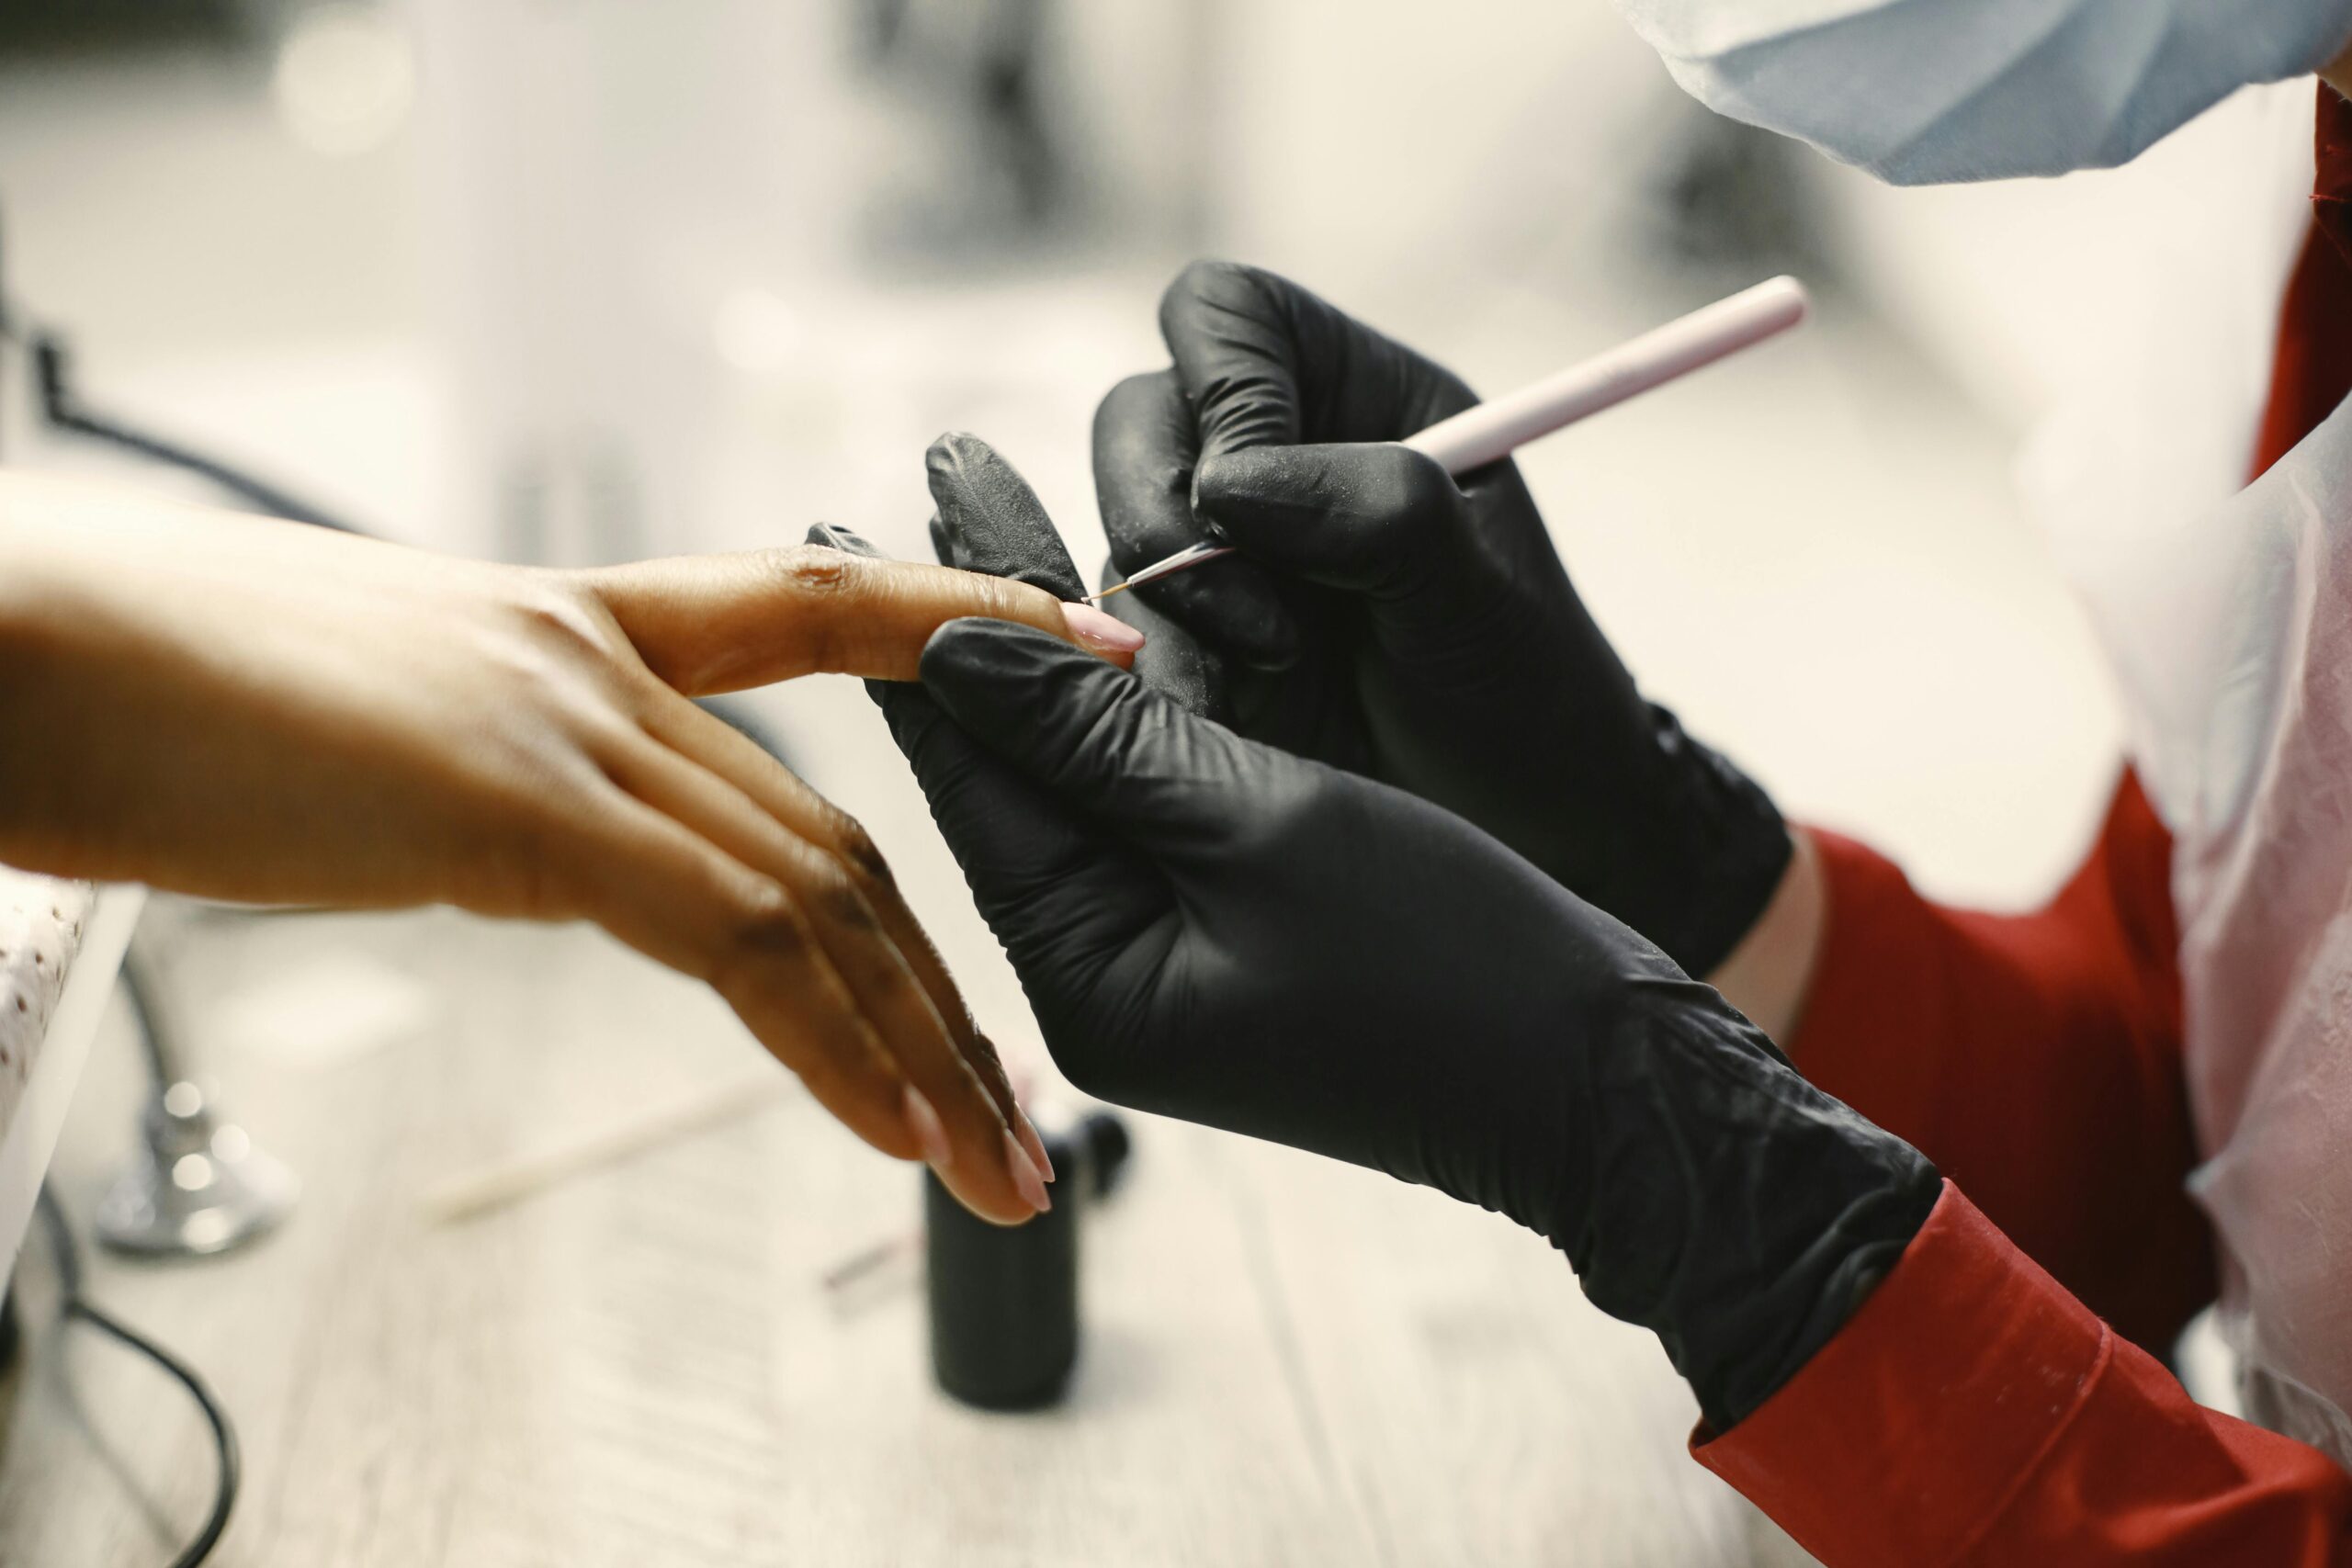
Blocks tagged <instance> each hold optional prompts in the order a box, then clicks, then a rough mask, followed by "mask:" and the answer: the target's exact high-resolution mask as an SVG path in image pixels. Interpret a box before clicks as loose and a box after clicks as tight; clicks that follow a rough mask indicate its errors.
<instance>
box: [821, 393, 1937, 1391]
mask: <svg viewBox="0 0 2352 1568" xmlns="http://www.w3.org/2000/svg"><path fill="white" fill-rule="evenodd" d="M932 485H933V494H934V496H935V497H936V498H937V499H938V501H939V503H940V515H941V521H942V529H943V532H944V533H945V534H947V535H948V536H951V537H952V536H954V535H955V534H956V531H957V530H958V529H959V528H966V527H970V526H973V525H976V524H977V523H978V522H979V521H982V520H988V521H989V522H990V523H991V526H992V530H993V536H996V537H999V538H1006V537H1012V538H1037V537H1039V536H1040V535H1039V533H1038V530H1039V529H1040V528H1042V529H1043V530H1044V533H1043V536H1044V537H1050V536H1051V529H1050V525H1048V524H1046V522H1045V518H1044V513H1043V512H1042V510H1041V509H1040V508H1039V507H1038V506H1037V503H1036V500H1035V496H1034V495H1032V494H1031V493H1030V492H1029V491H1028V489H1027V487H1026V486H1025V485H1023V484H1021V483H1020V482H1019V476H1018V475H1017V474H1014V473H1013V472H1012V469H1011V468H1009V467H1007V466H1006V465H1004V464H1003V463H1002V462H1001V460H1000V459H998V458H996V457H995V456H994V454H993V453H990V452H989V450H988V449H987V447H986V446H982V445H981V444H979V443H978V442H975V441H971V440H970V439H969V438H959V439H958V440H956V442H954V443H952V444H945V445H944V446H942V447H936V448H934V449H933V466H932ZM812 537H813V538H816V539H817V540H818V541H819V542H829V543H832V544H835V545H837V546H840V547H843V548H851V549H855V548H861V547H862V545H861V544H860V542H859V541H857V540H856V539H855V538H854V536H848V535H844V534H840V533H831V534H825V535H818V536H812ZM1019 564H1020V566H1021V568H1022V570H1024V571H1025V570H1032V569H1038V570H1067V562H1066V561H1064V562H1062V563H1060V564H1059V566H1058V567H1057V566H1056V563H1054V562H1052V561H1051V560H1050V559H1041V558H1039V557H1037V556H1034V555H1033V556H1029V557H1027V558H1024V559H1023V561H1022V562H1020V563H1019ZM1032 581H1038V580H1037V579H1032ZM922 674H923V684H922V686H921V687H914V686H907V685H883V684H878V683H877V684H875V685H873V686H871V687H870V688H869V689H870V690H871V691H872V692H873V693H874V695H875V699H876V702H878V703H879V704H880V705H881V706H882V708H883V711H884V713H885V714H886V716H888V720H889V723H890V728H891V733H892V734H893V736H894V737H895V738H896V739H897V740H898V742H899V747H900V749H901V750H903V751H905V753H906V754H907V757H908V758H909V760H910V761H911V762H912V764H913V766H914V770H915V774H916V777H917V779H918V780H919V781H920V782H921V784H922V788H923V792H924V794H925V795H927V796H928V797H929V799H930V801H931V807H932V813H933V818H935V819H936V820H937V822H938V824H939V827H940V830H941V831H942V833H944V835H945V837H946V839H947V841H948V844H949V846H950V847H951V848H952V849H953V850H954V851H955V852H956V858H957V860H958V861H959V862H960V863H962V865H963V867H964V872H965V875H966V877H967V880H968V881H969V882H970V884H971V886H972V890H973V894H974V896H975V897H976V899H977V901H978V907H979V909H980V912H981V914H982V915H983V916H984V917H985V918H986V919H988V921H989V926H990V928H991V929H992V930H993V931H995V932H996V934H997V937H998V940H999V941H1001V942H1002V943H1003V944H1004V947H1005V951H1006V952H1007V953H1009V954H1010V955H1011V957H1012V964H1013V967H1014V969H1015V970H1016V971H1017V972H1018V973H1019V975H1020V976H1021V981H1022V985H1023V988H1024V989H1025V990H1026V992H1027V994H1028V997H1029V1001H1030V1005H1031V1006H1032V1008H1034V1009H1035V1012H1036V1016H1037V1020H1038V1022H1039V1025H1040V1027H1041V1028H1042V1030H1043V1032H1044V1034H1045V1039H1046V1044H1047V1045H1048V1046H1049V1047H1050V1048H1051V1050H1052V1051H1053V1053H1054V1056H1055V1060H1056V1061H1057V1063H1058V1064H1059V1065H1060V1066H1061V1067H1062V1069H1063V1070H1064V1071H1065V1072H1066V1073H1067V1074H1068V1075H1069V1077H1070V1078H1071V1079H1072V1081H1074V1082H1075V1083H1077V1084H1078V1085H1079V1086H1080V1088H1082V1089H1087V1090H1089V1091H1090V1092H1092V1093H1095V1094H1098V1095H1100V1096H1102V1097H1103V1098H1104V1099H1107V1100H1116V1101H1119V1102H1121V1103H1124V1104H1128V1105H1133V1106H1136V1107H1138V1108H1140V1109H1143V1110H1147V1111H1159V1112H1162V1113H1164V1114H1168V1115H1173V1116H1181V1117H1183V1118H1185V1119H1187V1120H1190V1121H1194V1122H1203V1123H1205V1124H1207V1125H1211V1126H1216V1127H1222V1128H1227V1129H1229V1130H1231V1131H1235V1132H1239V1133H1245V1134H1251V1135H1253V1136H1257V1137H1262V1138H1269V1139H1272V1140H1274V1141H1277V1142H1280V1143H1284V1144H1289V1145H1294V1146H1296V1147H1299V1148H1304V1149H1308V1150H1313V1151H1315V1152H1317V1153H1320V1154H1324V1155H1328V1156H1333V1157H1336V1158H1340V1159H1345V1160H1350V1161H1352V1162H1354V1163H1356V1164H1359V1165H1365V1166H1370V1167H1373V1168H1377V1169H1381V1170H1385V1171H1387V1172H1388V1173H1390V1174H1391V1175H1393V1176H1397V1177H1398V1178H1400V1179H1405V1180H1408V1181H1416V1182H1420V1183H1424V1184H1426V1185H1429V1186H1432V1187H1435V1188H1438V1189H1439V1190H1442V1191H1445V1192H1448V1193H1451V1194H1453V1196H1454V1197H1456V1198H1459V1199H1462V1200H1464V1201H1469V1202H1474V1203H1477V1204H1480V1205H1482V1206H1484V1207H1487V1208H1490V1209H1495V1210H1498V1211H1499V1212H1501V1213H1506V1214H1509V1215H1510V1217H1511V1218H1513V1219H1515V1220H1517V1221H1518V1222H1519V1223H1521V1224H1524V1225H1526V1226H1528V1227H1530V1228H1532V1229H1533V1230H1535V1231H1537V1232H1539V1233H1541V1234H1542V1235H1545V1236H1547V1237H1549V1238H1550V1239H1551V1240H1552V1241H1553V1243H1554V1244H1555V1246H1557V1247H1560V1248H1561V1249H1562V1250H1563V1251H1564V1252H1566V1254H1567V1256H1568V1259H1569V1261H1570V1262H1571V1263H1572V1264H1573V1265H1574V1267H1575V1268H1576V1269H1577V1275H1578V1277H1579V1278H1580V1279H1581V1280H1582V1282H1583V1284H1584V1288H1585V1291H1586V1292H1587V1293H1588V1294H1589V1296H1590V1297H1591V1298H1592V1300H1593V1301H1594V1303H1596V1304H1598V1305H1599V1306H1600V1308H1601V1309H1602V1310H1603V1311H1605V1312H1608V1313H1610V1314H1612V1315H1614V1316H1617V1317H1620V1318H1623V1319H1625V1320H1627V1321H1629V1322H1634V1323H1638V1324H1642V1325H1646V1326H1648V1327H1650V1328H1652V1329H1654V1330H1655V1331H1656V1332H1657V1334H1658V1336H1659V1337H1660V1338H1661V1339H1662V1340H1663V1341H1664V1343H1665V1345H1666V1348H1667V1351H1668V1355H1669V1356H1670V1357H1671V1358H1672V1359H1673V1360H1674V1363H1675V1365H1676V1366H1677V1367H1678V1368H1679V1370H1680V1371H1682V1373H1683V1375H1684V1376H1686V1377H1687V1378H1689V1379H1690V1380H1691V1385H1692V1387H1693V1388H1694V1389H1695V1390H1696V1391H1697V1393H1698V1395H1699V1401H1700V1404H1701V1407H1702V1410H1703V1411H1704V1412H1705V1414H1706V1416H1707V1418H1708V1419H1709V1421H1710V1422H1711V1423H1713V1425H1714V1426H1716V1427H1718V1428H1723V1427H1729V1426H1730V1425H1732V1424H1733V1423H1734V1422H1736V1421H1737V1420H1738V1419H1739V1418H1740V1417H1742V1416H1745V1415H1746V1414H1747V1412H1749V1411H1751V1410H1753V1409H1754V1408H1755V1407H1756V1405H1757V1404H1759V1403H1760V1402H1761V1401H1762V1400H1763V1399H1764V1398H1765V1397H1766V1396H1767V1395H1768V1394H1770V1393H1771V1392H1772V1391H1773V1390H1774V1389H1775V1388H1777V1387H1779V1386H1780V1384H1781V1382H1784V1381H1785V1380H1786V1379H1787V1378H1788V1377H1789V1376H1790V1375H1791V1374H1792V1372H1793V1371H1795V1370H1796V1369H1797V1368H1798V1367H1800V1366H1802V1365H1803V1364H1804V1361H1805V1360H1806V1359H1807V1358H1808V1357H1810V1356H1811V1355H1812V1354H1813V1352H1814V1351H1815V1349H1817V1348H1819V1347H1820V1346H1821V1345H1822V1344H1823V1343H1825V1342H1826V1340H1827V1339H1828V1338H1829V1337H1830V1336H1831V1335H1833V1334H1834V1333H1835V1332H1836V1331H1837V1330H1838V1326H1839V1325H1841V1324H1842V1323H1843V1322H1844V1321H1845V1320H1846V1318H1847V1316H1848V1314H1849V1313H1850V1312H1851V1311H1852V1309H1853V1307H1854V1306H1855V1304H1856V1303H1858V1302H1859V1301H1860V1299H1861V1297H1862V1295H1863V1294H1864V1293H1865V1292H1867V1291H1868V1290H1869V1289H1870V1287H1871V1284H1872V1283H1874V1282H1875V1281H1876V1280H1878V1279H1879V1278H1880V1277H1881V1276H1883V1274H1884V1272H1885V1271H1886V1269H1889V1268H1890V1267H1891V1266H1892V1265H1893V1263H1894V1260H1895V1258H1897V1257H1899V1256H1900V1255H1901V1253H1902V1250H1903V1248H1904V1247H1905V1245H1906V1244H1907V1242H1908V1241H1909V1239H1910V1238H1911V1236H1912V1235H1915V1234H1916V1233H1917V1230H1918V1227H1919V1225H1920V1224H1922V1223H1923V1222H1924V1221H1925V1219H1926V1217H1927V1214H1928V1210H1929V1208H1930V1207H1931V1206H1932V1205H1933V1203H1934V1201H1935V1199H1936V1196H1937V1192H1938V1190H1939V1183H1938V1180H1937V1177H1936V1173H1935V1171H1934V1169H1933V1168H1931V1167H1930V1166H1929V1165H1928V1162H1927V1161H1926V1160H1925V1159H1924V1158H1923V1157H1921V1156H1919V1155H1918V1154H1917V1152H1916V1151H1914V1150H1913V1149H1912V1148H1911V1147H1910V1146H1909V1145H1906V1144H1905V1143H1903V1142H1902V1141H1901V1140H1899V1139H1897V1138H1895V1137H1894V1136H1893V1135H1892V1134H1887V1133H1884V1132H1882V1131H1881V1130H1879V1129H1878V1128H1876V1127H1874V1126H1872V1125H1871V1124H1870V1123H1869V1122H1865V1121H1863V1120H1862V1119H1861V1118H1860V1117H1859V1116H1857V1115H1856V1114H1854V1112H1852V1111H1849V1110H1848V1109H1847V1108H1846V1107H1844V1106H1843V1105H1840V1104H1838V1102H1837V1101H1835V1100H1831V1099H1829V1098H1828V1097H1827V1096H1826V1095H1824V1094H1822V1093H1821V1092H1820V1091H1818V1090H1817V1089H1814V1088H1813V1087H1812V1086H1811V1085H1809V1084H1807V1083H1806V1082H1805V1081H1804V1079H1803V1078H1801V1077H1798V1075H1797V1074H1796V1073H1795V1072H1793V1071H1792V1070H1791V1069H1790V1067H1789V1066H1788V1065H1787V1064H1786V1062H1785V1061H1784V1060H1783V1059H1782V1058H1781V1055H1779V1053H1778V1052H1776V1051H1775V1050H1774V1049H1773V1047H1772V1045H1771V1043H1770V1042H1769V1041H1768V1040H1766V1039H1765V1038H1764V1036H1763V1035H1762V1034H1761V1033H1759V1032H1758V1031H1757V1030H1756V1029H1755V1027H1754V1026H1753V1025H1751V1024H1750V1023H1748V1022H1747V1020H1746V1019H1744V1018H1742V1017H1740V1016H1739V1015H1738V1014H1737V1013H1736V1012H1735V1011H1733V1010H1731V1008H1730V1007H1729V1006H1728V1005H1727V1004H1726V1003H1725V1002H1724V1000H1723V998H1721V997H1719V996H1718V995H1716V993H1715V992H1714V991H1713V990H1712V989H1710V988H1708V987H1705V986H1702V985H1700V984H1698V983H1696V982H1694V981H1692V980H1691V979H1689V978H1687V977H1686V976H1684V975H1683V974H1682V973H1681V972H1680V971H1679V970H1678V969H1677V968H1676V967H1675V966H1674V964H1672V962H1670V961H1669V960H1668V958H1667V957H1666V956H1665V955H1664V954H1663V953H1659V952H1658V951H1657V949H1656V948H1655V947H1653V946H1651V945H1650V944H1649V943H1648V942H1645V941H1644V940H1643V939H1642V938H1641V937H1639V936H1637V935H1635V934H1634V932H1633V931H1628V930H1627V929H1626V928H1625V927H1624V926H1623V925H1621V924H1619V923H1618V922H1617V921H1616V920H1613V919H1611V918H1610V917H1609V916H1607V915H1605V914H1603V913H1601V912H1600V910H1598V909H1595V908H1592V907H1591V906H1590V905H1589V904H1587V903H1585V902H1583V901H1582V900H1581V899H1579V898H1577V897H1575V896H1574V895H1573V894H1571V893H1569V892H1567V891H1566V890H1565V889H1564V888H1562V887H1561V886H1559V885H1558V884H1557V883H1556V882H1555V881H1554V880H1552V879H1551V878H1549V877H1547V876H1545V875H1544V874H1542V873H1541V872H1539V871H1537V870H1536V869H1535V868H1534V867H1533V866H1532V865H1530V864H1529V863H1527V862H1525V861H1523V860H1521V858H1520V857H1519V856H1517V855H1515V854H1513V853H1511V852H1510V851H1509V850H1508V849H1506V848H1504V847H1503V846H1502V845H1501V844H1498V843H1497V842H1496V841H1495V840H1493V839H1491V838H1489V837H1487V835H1486V834H1484V833H1482V832H1480V831H1479V830H1478V829H1476V828H1474V827H1472V826H1471V825H1470V824H1468V823H1467V822H1464V821H1463V820H1462V819H1461V818H1458V817H1455V816H1453V815H1452V814H1450V813H1448V812H1446V811H1443V810H1441V809H1439V808H1438V807H1434V806H1431V805H1430V804H1429V803H1428V802H1426V801H1423V800H1419V799H1417V798H1415V797H1414V796H1412V795H1407V794H1405V793H1404V792H1402V791H1399V790H1396V789H1391V788H1389V787H1387V786H1385V785H1384V784H1377V783H1374V782H1373V781H1372V780H1369V779H1366V778H1363V777H1361V776H1358V775H1355V774H1351V773H1345V772H1341V771H1340V770H1338V769H1335V768H1331V767H1328V766H1325V765H1323V764H1320V763H1317V762H1314V761H1304V760H1302V759H1300V758H1298V757H1295V756H1293V755H1291V754H1289V753H1288V752H1285V751H1283V750H1277V749H1275V748H1273V747H1270V746H1264V745H1259V744H1256V743H1253V742H1250V741H1248V740H1245V739H1241V738H1239V737H1238V736H1237V735H1235V734H1234V733H1233V732H1232V731H1231V730H1230V729H1227V728H1225V727H1223V726H1221V725H1218V724H1216V723H1213V722H1211V721H1209V720H1206V719H1204V718H1201V717H1198V716H1195V715H1193V713H1191V712H1189V711H1187V710H1186V709H1185V708H1184V707H1183V706H1182V705H1180V704H1178V703H1177V702H1174V701H1172V700H1170V698H1168V697H1167V696H1165V695H1164V694H1160V693H1159V692H1158V691H1155V690H1154V689H1152V688H1151V687H1150V686H1149V685H1148V684H1147V683H1145V682H1143V681H1141V680H1138V679H1137V678H1136V677H1135V676H1133V675H1130V674H1127V673H1125V672H1123V671H1119V670H1116V669H1114V668H1113V667H1112V666H1110V665H1108V664H1104V663H1102V662H1101V661H1099V660H1095V659H1093V658H1091V656H1089V655H1086V654H1084V653H1080V652H1076V651H1074V650H1071V649H1068V648H1066V647H1064V646H1063V645H1062V644H1060V643H1057V642H1056V641H1055V640H1054V639H1053V638H1051V637H1046V636H1044V635H1043V634H1037V633H1032V632H1029V631H1027V630H1025V629H1024V628H1022V627H1018V626H1012V625H1010V624H1008V623H1001V622H990V621H969V620H967V621H958V622H955V623H952V624H950V625H949V626H944V627H943V628H942V629H941V630H940V631H939V632H938V633H937V635H935V636H934V637H933V639H932V642H931V645H930V647H929V648H928V649H926V650H925V653H924V655H923V663H922Z"/></svg>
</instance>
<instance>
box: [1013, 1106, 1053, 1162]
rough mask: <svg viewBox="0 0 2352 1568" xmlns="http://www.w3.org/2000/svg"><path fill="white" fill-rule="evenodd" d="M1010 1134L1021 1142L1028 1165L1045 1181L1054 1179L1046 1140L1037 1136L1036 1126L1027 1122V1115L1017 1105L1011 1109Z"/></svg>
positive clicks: (1051, 1160) (1051, 1158)
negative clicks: (1032, 1166)
mask: <svg viewBox="0 0 2352 1568" xmlns="http://www.w3.org/2000/svg"><path fill="white" fill-rule="evenodd" d="M1012 1134H1013V1136H1015V1137H1017V1138H1019V1139H1020V1140H1021V1147H1022V1151H1023V1153H1025V1154H1026V1155H1028V1156H1029V1163H1030V1164H1031V1165H1034V1166H1035V1167H1036V1168H1037V1173H1038V1174H1039V1175H1040V1176H1043V1177H1044V1178H1045V1179H1046V1180H1047V1181H1052V1180H1053V1179H1055V1177H1054V1156H1052V1155H1049V1154H1047V1153H1046V1140H1045V1139H1043V1138H1041V1137H1039V1136H1037V1128H1036V1124H1035V1122H1031V1121H1030V1120H1029V1113H1028V1112H1027V1111H1023V1110H1022V1109H1021V1107H1020V1106H1019V1105H1018V1104H1015V1105H1014V1106H1013V1108H1012Z"/></svg>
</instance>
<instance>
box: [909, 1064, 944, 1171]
mask: <svg viewBox="0 0 2352 1568" xmlns="http://www.w3.org/2000/svg"><path fill="white" fill-rule="evenodd" d="M900 1099H901V1100H902V1102H903V1106H904V1109H905V1111H906V1117H907V1130H908V1131H910V1132H911V1133H912V1134H914V1135H915V1146H916V1147H917V1148H919V1149H921V1150H922V1157H923V1163H924V1164H926V1165H928V1166H930V1167H931V1168H932V1169H933V1170H945V1169H946V1168H947V1167H948V1163H949V1162H950V1161H952V1160H953V1159H955V1157H956V1145H953V1144H951V1143H949V1142H948V1141H947V1129H946V1128H945V1127H944V1126H943V1125H941V1123H940V1120H939V1112H938V1111H933V1109H932V1108H931V1101H930V1100H925V1099H924V1098H923V1097H922V1090H921V1089H917V1088H916V1087H915V1086H914V1085H912V1084H909V1085H907V1087H906V1088H905V1089H904V1090H902V1091H901V1094H900Z"/></svg>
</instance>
